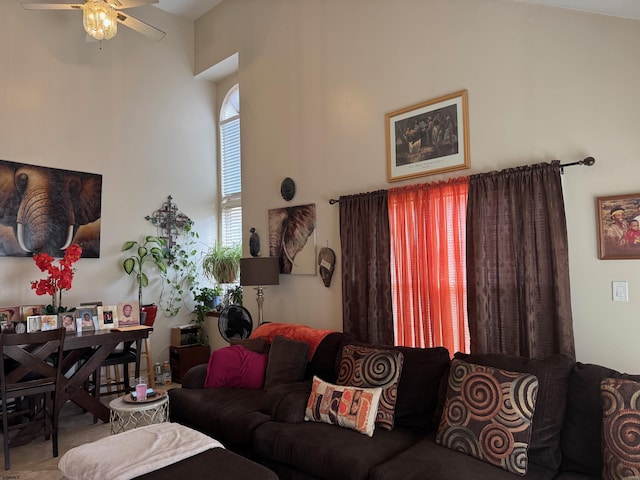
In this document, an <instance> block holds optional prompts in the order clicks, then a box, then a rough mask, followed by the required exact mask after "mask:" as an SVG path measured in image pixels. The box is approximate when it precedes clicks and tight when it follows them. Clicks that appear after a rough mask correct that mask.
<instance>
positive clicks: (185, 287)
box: [160, 221, 200, 317]
mask: <svg viewBox="0 0 640 480" xmlns="http://www.w3.org/2000/svg"><path fill="white" fill-rule="evenodd" d="M198 238H200V236H199V234H198V232H196V231H195V230H194V229H193V222H191V221H189V222H188V223H186V224H185V226H184V227H183V230H182V233H181V235H179V236H178V237H177V238H176V240H175V243H174V244H173V246H172V248H170V249H169V248H167V249H166V251H165V264H166V266H167V273H166V275H165V288H163V290H162V294H161V295H160V305H161V307H162V309H163V311H164V313H165V315H166V316H167V317H175V316H176V315H177V314H178V313H179V312H180V309H181V307H182V305H183V304H184V300H185V296H188V295H189V294H191V295H193V294H195V290H196V289H197V287H198V284H199V281H198V278H199V272H198V267H199V265H198V262H197V260H196V259H197V256H198V249H197V248H196V240H197V239H198Z"/></svg>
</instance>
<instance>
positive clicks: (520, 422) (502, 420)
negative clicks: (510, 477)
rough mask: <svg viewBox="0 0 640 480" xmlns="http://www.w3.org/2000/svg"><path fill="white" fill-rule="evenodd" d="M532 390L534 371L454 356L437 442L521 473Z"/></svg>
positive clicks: (535, 383)
mask: <svg viewBox="0 0 640 480" xmlns="http://www.w3.org/2000/svg"><path fill="white" fill-rule="evenodd" d="M537 392H538V379H537V378H536V377H535V376H534V375H531V374H527V373H514V372H508V371H505V370H500V369H497V368H491V367H483V366H479V365H474V364H472V363H467V362H463V361H461V360H454V361H453V362H452V364H451V372H450V374H449V382H448V388H447V400H446V404H445V408H444V414H443V416H442V421H441V422H440V428H439V429H438V434H437V436H436V443H438V444H440V445H443V446H445V447H447V448H450V449H452V450H456V451H458V452H462V453H466V454H467V455H471V456H472V457H475V458H478V459H480V460H483V461H485V462H487V463H491V464H493V465H496V466H498V467H500V468H503V469H504V470H507V471H509V472H512V473H517V474H518V475H524V474H525V473H527V463H528V461H527V449H528V448H529V438H530V437H531V419H532V418H533V412H534V411H535V403H536V394H537Z"/></svg>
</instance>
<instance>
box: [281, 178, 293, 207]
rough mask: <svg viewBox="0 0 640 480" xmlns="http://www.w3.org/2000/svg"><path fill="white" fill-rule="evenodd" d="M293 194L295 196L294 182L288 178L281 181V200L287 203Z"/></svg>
mask: <svg viewBox="0 0 640 480" xmlns="http://www.w3.org/2000/svg"><path fill="white" fill-rule="evenodd" d="M295 194H296V184H295V182H294V181H293V180H292V179H291V178H289V177H287V178H285V179H284V180H282V183H281V184H280V195H282V198H284V199H285V200H286V201H287V202H288V201H289V200H291V199H292V198H293V197H294V195H295Z"/></svg>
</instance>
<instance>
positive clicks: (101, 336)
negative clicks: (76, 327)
mask: <svg viewBox="0 0 640 480" xmlns="http://www.w3.org/2000/svg"><path fill="white" fill-rule="evenodd" d="M152 331H153V328H152V327H145V326H142V325H141V326H137V327H122V328H120V329H113V330H95V331H88V332H87V331H85V332H80V333H74V332H67V334H66V336H65V339H64V350H65V358H64V360H63V362H62V371H63V372H64V379H63V382H64V385H62V386H61V388H60V398H59V400H58V401H59V402H60V403H59V405H60V406H62V405H64V404H65V403H66V402H68V401H72V402H74V403H75V404H77V405H79V406H80V407H82V408H83V409H84V410H86V411H88V412H91V413H93V414H94V415H95V416H96V417H97V418H99V419H100V420H102V421H103V422H108V421H109V408H108V407H107V406H106V405H104V404H103V403H101V402H100V399H99V397H96V396H94V395H92V393H91V392H90V391H88V390H87V389H86V385H87V384H88V379H89V377H90V376H91V375H92V374H93V373H94V372H96V371H99V369H100V365H101V364H102V362H103V361H104V360H105V359H106V358H107V357H108V356H109V354H110V353H112V352H113V351H114V350H115V348H116V347H117V346H118V345H119V344H120V343H124V344H125V346H128V345H132V344H133V342H135V344H136V367H135V376H136V377H139V376H140V351H141V347H142V341H143V340H144V339H145V338H147V337H148V336H149V333H150V332H152ZM125 375H127V373H126V372H125ZM97 383H98V384H99V381H98V382H97ZM95 388H100V387H99V385H98V386H96V387H95Z"/></svg>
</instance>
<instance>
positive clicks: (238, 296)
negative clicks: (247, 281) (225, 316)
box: [224, 285, 242, 306]
mask: <svg viewBox="0 0 640 480" xmlns="http://www.w3.org/2000/svg"><path fill="white" fill-rule="evenodd" d="M224 304H225V305H226V306H229V305H242V286H240V285H235V286H233V287H231V288H229V289H227V291H226V292H224Z"/></svg>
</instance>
